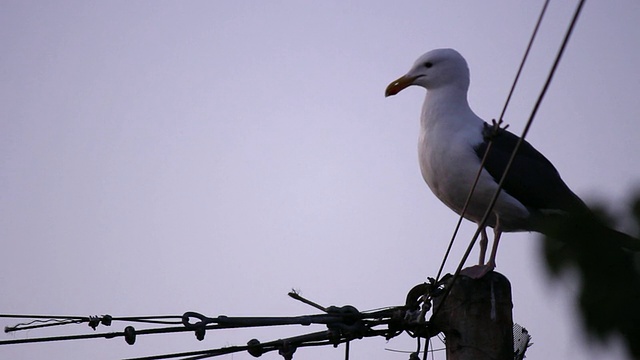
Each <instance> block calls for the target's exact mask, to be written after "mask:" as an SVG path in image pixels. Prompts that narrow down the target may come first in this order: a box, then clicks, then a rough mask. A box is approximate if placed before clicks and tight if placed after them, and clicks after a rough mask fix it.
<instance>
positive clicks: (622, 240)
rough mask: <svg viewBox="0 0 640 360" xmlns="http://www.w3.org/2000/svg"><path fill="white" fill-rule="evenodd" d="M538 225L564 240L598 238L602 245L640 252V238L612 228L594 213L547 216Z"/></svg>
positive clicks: (544, 232)
mask: <svg viewBox="0 0 640 360" xmlns="http://www.w3.org/2000/svg"><path fill="white" fill-rule="evenodd" d="M538 225H539V226H538V229H537V230H538V231H540V232H541V233H543V234H544V235H546V236H547V237H550V238H553V239H556V240H560V241H562V242H567V243H575V244H580V243H584V242H586V241H587V240H596V241H597V242H598V243H600V244H601V245H610V246H613V247H618V248H623V249H626V250H630V251H634V252H640V239H637V238H635V237H633V236H631V235H628V234H625V233H623V232H621V231H618V230H615V229H612V228H611V227H609V226H608V225H606V224H605V223H604V222H603V221H602V220H600V219H599V218H598V217H597V216H596V215H595V214H593V213H586V212H583V213H581V214H572V215H569V216H567V215H557V216H545V218H544V220H542V221H539V223H538Z"/></svg>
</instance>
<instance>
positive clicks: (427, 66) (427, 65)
mask: <svg viewBox="0 0 640 360" xmlns="http://www.w3.org/2000/svg"><path fill="white" fill-rule="evenodd" d="M432 66H433V64H432V63H431V62H428V63H425V64H424V67H426V68H427V69H428V68H430V67H432Z"/></svg>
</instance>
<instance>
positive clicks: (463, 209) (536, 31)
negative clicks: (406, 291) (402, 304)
mask: <svg viewBox="0 0 640 360" xmlns="http://www.w3.org/2000/svg"><path fill="white" fill-rule="evenodd" d="M549 1H550V0H546V1H545V2H544V5H543V6H542V10H541V11H540V15H539V16H538V21H537V22H536V26H535V27H534V29H533V33H532V34H531V38H530V39H529V44H528V45H527V49H526V50H525V52H524V56H523V57H522V60H521V61H520V67H519V68H518V71H517V72H516V76H515V78H514V79H513V84H511V89H510V90H509V95H507V100H506V101H505V103H504V106H503V107H502V112H501V113H500V117H498V122H497V125H496V126H500V124H501V123H502V121H503V118H504V114H505V113H506V111H507V107H509V102H510V101H511V96H512V95H513V92H514V90H515V88H516V85H517V84H518V80H519V79H520V74H521V73H522V69H523V68H524V64H525V63H526V61H527V57H528V56H529V51H530V50H531V47H532V46H533V41H534V40H535V38H536V35H537V34H538V29H539V28H540V24H541V23H542V19H543V18H544V14H545V13H546V11H547V6H548V5H549ZM505 128H506V127H505ZM496 130H497V129H496ZM492 144H493V140H492V139H489V143H488V145H487V149H486V150H485V152H484V156H483V157H482V161H481V162H480V168H479V169H478V173H477V174H476V178H475V180H474V181H473V185H472V186H471V190H469V194H468V195H467V199H466V200H465V202H464V206H463V207H462V212H461V213H460V216H459V217H458V223H457V224H456V226H455V229H454V230H453V235H452V236H451V241H449V246H448V247H447V251H446V252H445V254H444V258H443V259H442V264H440V269H438V275H436V281H438V280H440V275H442V270H443V269H444V265H445V263H446V262H447V258H448V257H449V254H450V253H451V248H452V247H453V243H454V241H455V239H456V236H457V235H458V231H459V230H460V225H461V224H462V220H463V219H464V215H465V213H466V212H467V208H468V207H469V203H470V202H471V197H472V196H473V193H474V191H475V190H476V185H478V180H480V175H481V174H482V170H483V168H484V164H485V163H486V162H487V157H488V155H489V151H490V150H491V146H492Z"/></svg>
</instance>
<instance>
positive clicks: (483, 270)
mask: <svg viewBox="0 0 640 360" xmlns="http://www.w3.org/2000/svg"><path fill="white" fill-rule="evenodd" d="M495 268H496V267H495V265H491V264H486V265H474V266H469V267H468V268H465V269H462V271H460V275H464V276H466V277H469V278H472V279H476V280H477V279H480V278H482V277H484V276H485V275H487V274H488V273H490V272H491V271H493V269H495Z"/></svg>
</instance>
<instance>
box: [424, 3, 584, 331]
mask: <svg viewBox="0 0 640 360" xmlns="http://www.w3.org/2000/svg"><path fill="white" fill-rule="evenodd" d="M584 3H585V0H580V2H579V3H578V6H577V7H576V10H575V12H574V14H573V18H572V19H571V23H570V24H569V28H568V29H567V32H566V34H565V36H564V39H563V40H562V44H561V45H560V49H559V50H558V53H557V55H556V58H555V60H554V62H553V65H552V67H551V70H550V71H549V75H548V76H547V80H546V81H545V83H544V86H543V87H542V90H541V92H540V95H538V99H537V101H536V103H535V105H534V107H533V110H532V111H531V115H530V116H529V119H528V120H527V123H526V125H525V127H524V130H523V131H522V135H520V138H519V139H518V142H517V143H516V145H515V147H514V149H513V152H512V153H511V157H510V158H509V162H508V163H507V166H506V167H505V170H504V173H503V174H502V178H500V182H499V183H498V188H497V189H496V192H495V194H494V196H493V198H492V199H491V202H490V203H489V207H488V208H487V210H486V212H485V214H484V216H483V218H482V221H481V222H480V224H479V225H478V229H477V230H476V232H475V234H474V235H473V238H472V240H471V243H470V244H469V246H468V247H467V250H466V252H465V253H464V255H463V257H462V260H461V261H460V264H459V265H458V268H457V269H456V272H455V274H454V275H453V278H452V279H451V282H450V285H449V286H447V287H446V290H445V293H444V295H443V298H442V301H441V302H440V304H441V305H440V306H438V308H436V309H434V311H433V314H432V318H433V317H434V316H436V314H437V313H438V311H439V310H440V308H441V307H442V304H444V301H445V299H446V298H447V296H449V293H450V292H451V288H452V285H453V284H454V283H455V281H456V279H457V278H458V276H459V275H460V271H462V267H463V266H464V263H465V262H466V261H467V258H468V257H469V254H470V253H471V249H472V248H473V246H474V245H475V243H476V241H477V240H478V236H479V235H480V232H481V231H482V229H483V228H484V226H485V224H486V223H487V220H488V219H489V216H490V215H491V211H492V210H493V207H494V205H495V204H496V201H497V200H498V196H499V195H500V191H501V190H502V187H503V185H504V181H505V178H506V177H507V175H508V173H509V169H510V168H511V165H512V164H513V160H514V159H515V157H516V155H517V153H518V149H520V146H522V143H523V142H524V138H525V137H526V136H527V133H528V132H529V128H530V127H531V124H532V123H533V119H534V118H535V116H536V114H537V112H538V109H539V108H540V104H542V100H543V99H544V96H545V94H546V93H547V90H548V89H549V85H550V84H551V80H552V79H553V75H554V74H555V72H556V69H557V68H558V64H560V59H561V58H562V54H563V53H564V50H565V48H566V47H567V44H568V43H569V39H570V37H571V33H572V32H573V29H574V27H575V25H576V23H577V21H578V17H579V16H580V12H581V11H582V7H583V5H584Z"/></svg>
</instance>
